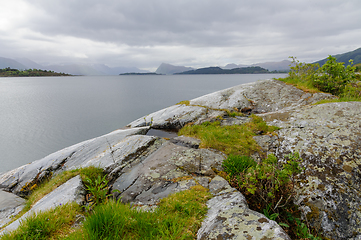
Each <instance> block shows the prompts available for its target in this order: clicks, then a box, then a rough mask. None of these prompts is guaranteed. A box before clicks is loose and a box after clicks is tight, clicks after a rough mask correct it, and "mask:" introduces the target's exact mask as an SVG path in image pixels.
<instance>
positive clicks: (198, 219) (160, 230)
mask: <svg viewBox="0 0 361 240" xmlns="http://www.w3.org/2000/svg"><path fill="white" fill-rule="evenodd" d="M210 197H211V194H210V193H209V192H208V191H207V190H206V189H205V188H203V187H201V186H195V187H193V188H192V189H190V190H186V191H182V192H178V193H175V194H172V195H169V196H168V197H166V198H164V199H162V200H161V201H160V203H159V205H158V208H156V209H155V210H154V211H148V212H146V211H142V210H139V209H136V208H132V207H130V205H129V204H122V203H121V202H120V201H109V202H107V203H106V204H102V205H99V206H97V207H96V208H95V209H94V211H93V213H92V215H90V216H89V217H88V218H87V219H86V221H85V222H84V225H83V227H82V228H81V229H79V230H77V231H76V232H74V233H72V234H71V235H69V236H68V237H67V238H66V239H69V240H70V239H73V240H74V239H78V240H79V239H90V240H92V239H94V240H95V239H195V238H196V234H197V231H198V229H199V227H200V226H201V223H202V220H203V218H204V216H205V214H206V213H207V206H206V202H207V200H208V199H209V198H210Z"/></svg>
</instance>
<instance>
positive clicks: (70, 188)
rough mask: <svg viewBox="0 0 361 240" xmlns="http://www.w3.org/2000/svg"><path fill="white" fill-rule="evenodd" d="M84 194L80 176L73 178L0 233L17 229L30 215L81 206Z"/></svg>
mask: <svg viewBox="0 0 361 240" xmlns="http://www.w3.org/2000/svg"><path fill="white" fill-rule="evenodd" d="M84 193H85V191H84V188H83V184H82V181H81V179H80V176H76V177H73V178H72V179H70V180H68V181H67V182H65V183H64V184H62V185H60V186H59V187H58V188H56V189H55V190H54V191H52V192H51V193H49V194H47V195H46V196H44V197H43V198H42V199H40V200H39V201H38V202H37V203H36V204H35V205H34V206H33V207H32V208H31V209H30V210H29V211H28V212H27V213H25V214H24V215H23V216H21V217H20V218H19V219H17V220H16V221H14V222H12V223H11V224H10V225H8V226H7V227H5V228H4V229H3V230H2V231H1V233H4V232H10V231H13V230H15V229H17V228H18V227H19V226H20V224H21V221H23V220H25V219H26V218H27V217H29V216H31V215H32V214H37V213H39V212H40V211H42V212H44V211H47V210H49V209H52V208H55V207H57V206H60V205H64V204H66V203H71V202H76V203H78V204H82V203H83V201H84Z"/></svg>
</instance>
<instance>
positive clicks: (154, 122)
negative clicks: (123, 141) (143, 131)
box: [128, 104, 207, 129]
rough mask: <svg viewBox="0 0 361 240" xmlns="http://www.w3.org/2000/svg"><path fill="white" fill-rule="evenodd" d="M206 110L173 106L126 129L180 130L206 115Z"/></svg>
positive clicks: (140, 119) (138, 120) (143, 118)
mask: <svg viewBox="0 0 361 240" xmlns="http://www.w3.org/2000/svg"><path fill="white" fill-rule="evenodd" d="M206 112H207V109H206V108H204V107H198V106H186V105H184V104H181V105H174V106H171V107H168V108H165V109H162V110H159V111H157V112H154V113H151V114H149V115H147V116H144V117H142V118H139V119H137V120H135V121H133V122H131V123H130V124H129V125H128V127H143V126H151V127H152V128H178V129H180V128H182V127H183V126H184V125H186V124H187V123H189V122H193V121H195V120H196V119H198V118H200V117H201V116H202V115H204V114H206Z"/></svg>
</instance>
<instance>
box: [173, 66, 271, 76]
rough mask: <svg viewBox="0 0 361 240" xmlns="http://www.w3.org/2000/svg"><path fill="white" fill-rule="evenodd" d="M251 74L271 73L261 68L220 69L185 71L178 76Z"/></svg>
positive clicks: (209, 68) (208, 68)
mask: <svg viewBox="0 0 361 240" xmlns="http://www.w3.org/2000/svg"><path fill="white" fill-rule="evenodd" d="M250 73H269V71H268V70H267V69H264V68H261V67H258V66H256V67H244V68H233V69H222V68H220V67H207V68H199V69H196V70H190V71H185V72H181V73H176V74H250Z"/></svg>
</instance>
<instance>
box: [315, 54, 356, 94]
mask: <svg viewBox="0 0 361 240" xmlns="http://www.w3.org/2000/svg"><path fill="white" fill-rule="evenodd" d="M327 59H328V60H327V62H326V63H325V64H324V65H323V66H322V67H320V68H319V69H318V71H317V73H316V74H315V75H314V79H313V84H314V86H315V87H317V88H318V89H320V90H321V91H323V92H328V93H331V94H334V95H336V96H339V95H341V94H342V93H343V90H344V89H345V87H346V86H347V85H348V84H349V83H351V82H353V81H354V80H355V79H356V75H355V67H352V60H350V65H348V66H347V67H346V68H345V66H344V63H343V62H337V61H336V58H335V57H332V56H329V57H328V58H327Z"/></svg>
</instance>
